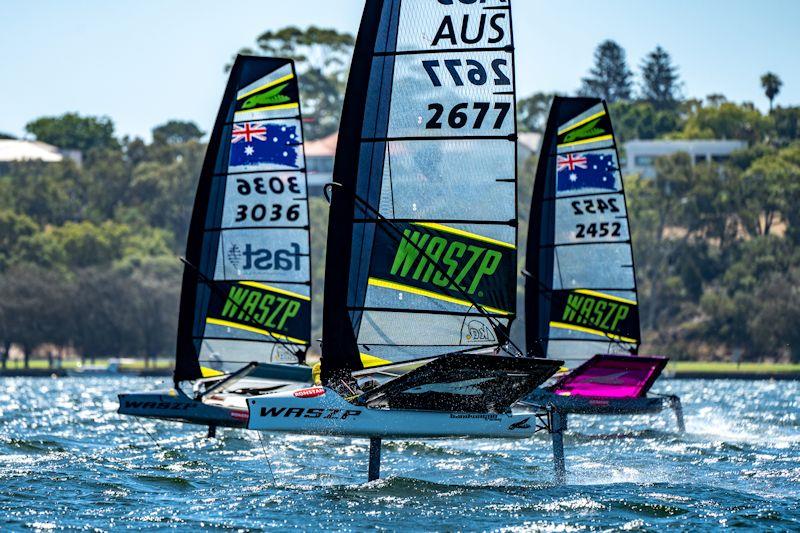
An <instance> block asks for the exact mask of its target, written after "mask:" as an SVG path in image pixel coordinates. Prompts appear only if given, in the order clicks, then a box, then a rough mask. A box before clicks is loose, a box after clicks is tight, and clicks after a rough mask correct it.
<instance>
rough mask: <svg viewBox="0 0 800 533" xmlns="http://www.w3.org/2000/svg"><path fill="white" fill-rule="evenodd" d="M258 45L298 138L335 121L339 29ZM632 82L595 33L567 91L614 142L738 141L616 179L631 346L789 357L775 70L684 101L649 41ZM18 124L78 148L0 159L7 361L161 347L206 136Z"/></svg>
mask: <svg viewBox="0 0 800 533" xmlns="http://www.w3.org/2000/svg"><path fill="white" fill-rule="evenodd" d="M257 43H258V45H257V46H258V49H257V50H256V51H257V52H259V53H266V54H269V53H276V52H277V53H280V54H282V55H289V56H294V57H297V58H298V59H299V62H298V70H299V72H300V73H301V86H302V87H303V91H304V93H303V94H304V96H303V97H304V98H307V99H308V101H309V102H314V104H313V106H312V107H311V108H310V109H311V110H312V113H311V114H312V117H311V118H312V123H313V124H315V125H314V126H313V127H311V128H307V129H306V131H307V134H308V137H309V138H315V137H321V136H324V135H327V134H329V133H331V132H333V131H335V129H336V125H337V124H338V116H339V115H338V113H339V106H340V105H341V95H342V92H343V83H344V80H345V79H346V72H347V64H346V58H347V57H349V54H350V50H351V46H352V37H351V36H348V35H342V34H337V33H336V32H332V31H331V30H322V29H319V28H309V29H308V30H298V29H297V28H288V29H286V30H280V31H277V32H267V33H265V34H263V35H262V36H261V37H260V38H259V39H258V41H257ZM613 44H614V45H615V46H616V47H619V45H616V43H613ZM332 57H336V58H337V59H335V60H331V58H332ZM342 58H344V59H342ZM609 69H611V70H615V69H616V70H620V69H622V71H624V72H623V74H625V75H621V74H620V72H608V70H609ZM304 73H305V74H304ZM768 74H770V73H768ZM306 76H307V77H306ZM315 77H318V78H319V79H316V78H315ZM638 78H639V86H638V88H637V86H636V85H635V78H634V76H633V74H632V73H631V71H630V69H629V68H628V67H627V65H626V64H625V54H624V50H622V49H621V47H619V49H616V50H615V49H614V46H610V45H609V44H608V42H605V43H602V44H601V45H600V47H598V51H597V53H596V64H595V66H594V67H593V68H592V70H591V71H590V72H589V73H588V75H587V78H586V79H584V80H583V81H582V82H581V87H580V89H579V92H580V93H581V94H594V95H598V96H605V97H609V95H614V96H613V97H611V98H610V99H611V100H613V101H612V103H611V114H612V119H613V121H614V124H615V128H616V130H617V133H618V135H619V136H620V137H621V139H622V140H623V141H624V140H629V139H633V138H643V139H654V138H727V139H741V140H743V141H746V142H747V146H748V147H747V148H746V149H745V150H742V151H741V152H738V153H735V154H734V155H733V157H731V159H730V160H729V161H727V162H726V163H724V164H717V163H709V164H694V162H693V161H692V160H691V159H689V157H688V156H687V155H685V154H677V155H674V156H670V157H666V158H662V159H659V160H658V161H657V162H656V177H655V178H654V179H643V178H639V177H637V176H625V183H626V187H627V191H628V196H629V198H628V204H629V206H628V207H629V211H630V213H631V217H632V230H633V244H634V253H635V258H636V263H637V270H638V276H639V280H638V281H639V287H640V291H641V294H640V299H641V306H642V313H641V314H642V321H643V328H644V336H645V340H646V345H645V346H644V349H645V351H649V352H653V353H662V354H665V355H670V356H673V357H678V358H686V359H691V358H698V357H703V358H714V357H717V358H719V357H727V356H728V355H727V354H729V353H730V352H731V351H732V350H734V349H741V350H743V353H744V354H745V356H746V357H748V358H750V359H762V358H774V359H777V358H789V357H792V358H794V359H795V360H798V359H800V353H799V352H800V339H796V338H795V337H797V336H798V335H800V334H798V333H797V331H796V328H794V323H795V322H796V321H797V320H798V318H800V304H798V301H800V300H798V298H797V297H796V296H797V292H798V290H800V289H798V281H799V280H800V255H799V254H798V252H797V251H796V250H797V249H798V246H797V244H798V241H800V215H798V214H797V213H796V210H795V209H794V205H796V200H797V199H798V196H799V195H800V144H798V139H800V108H798V107H786V106H781V105H780V103H779V96H780V94H779V93H780V88H781V83H780V79H779V78H778V77H777V76H776V75H774V74H770V76H766V75H765V76H764V77H763V78H762V79H761V80H760V81H761V83H762V87H763V88H764V91H765V96H766V97H767V98H768V99H769V101H770V103H771V105H772V103H773V101H774V100H776V99H777V100H778V105H775V106H774V107H773V109H772V110H771V111H770V112H769V113H762V112H760V111H759V110H758V109H757V108H756V107H755V106H754V105H752V104H749V103H735V102H729V101H727V100H726V99H725V98H724V96H722V95H721V94H715V95H709V96H708V97H707V98H705V99H703V100H696V99H687V98H685V97H684V96H683V94H682V89H681V88H682V83H681V81H680V79H679V76H678V70H677V68H676V67H675V66H674V65H673V64H672V60H671V58H670V57H669V54H668V53H667V52H666V51H665V50H663V49H661V48H656V49H655V50H654V51H653V52H652V53H651V54H649V55H648V56H647V57H646V58H645V59H644V60H643V62H642V64H641V65H640V69H639V76H638ZM598 79H599V80H600V81H598ZM758 82H759V80H754V83H758ZM614 84H621V86H616V87H614V86H613V85H614ZM608 87H611V89H610V92H602V91H606V88H608ZM550 96H551V95H544V94H535V95H531V96H530V97H527V98H522V99H521V100H520V102H519V109H518V112H519V121H520V124H521V125H522V126H523V127H524V128H526V129H528V130H530V131H541V127H542V126H543V121H544V119H545V118H546V113H547V110H548V107H549V101H550ZM27 131H28V133H29V135H30V136H31V137H33V138H36V139H38V140H41V141H43V142H48V143H51V144H54V145H56V146H59V147H60V148H64V149H74V150H80V151H81V152H82V154H83V161H82V164H81V165H77V164H75V163H74V162H72V161H70V160H65V161H63V162H59V163H40V162H23V163H13V164H6V165H3V166H0V360H2V363H3V364H5V357H6V355H7V354H8V353H9V348H10V346H11V345H12V344H13V345H14V346H16V347H18V348H19V349H20V350H21V351H22V352H23V353H24V354H25V356H26V359H27V357H30V356H32V355H39V356H43V357H58V356H60V355H61V354H63V353H66V352H74V353H77V354H80V355H81V356H84V357H89V358H91V357H96V356H110V355H130V356H140V357H145V358H152V357H155V356H157V355H165V356H171V355H172V353H173V350H174V345H175V332H176V327H177V314H178V313H177V308H178V300H179V291H180V279H181V272H182V265H181V263H180V262H179V260H178V256H180V255H182V254H183V253H184V247H185V239H186V233H187V230H188V223H189V218H190V215H191V208H192V204H193V200H194V193H195V189H196V185H197V179H198V176H199V171H200V166H201V163H202V159H203V156H204V153H205V143H204V135H205V134H204V132H202V131H201V130H200V129H199V128H198V127H197V126H196V125H195V124H193V123H191V122H184V121H177V120H172V121H168V122H166V123H164V124H162V125H160V126H158V127H156V128H154V129H153V131H152V141H150V142H146V141H144V140H142V139H139V138H129V137H120V136H117V135H116V134H115V132H114V124H113V121H112V120H111V119H109V118H107V117H87V116H80V115H78V114H75V113H67V114H64V115H62V116H58V117H42V118H38V119H36V120H33V121H32V122H30V123H29V124H28V126H27ZM535 168H536V159H535V157H534V158H532V159H531V160H529V161H526V162H524V165H523V167H522V171H521V172H520V191H519V198H520V206H519V207H520V209H519V212H520V215H521V220H520V241H521V242H524V237H525V235H526V231H527V224H528V222H527V218H528V212H529V205H528V203H529V201H530V196H531V191H532V183H533V174H534V169H535ZM310 207H311V231H312V264H313V282H314V298H315V301H314V306H313V308H314V315H313V327H314V333H313V334H314V338H318V337H319V336H321V309H322V305H321V303H322V294H323V287H324V280H323V279H322V277H323V272H324V264H323V263H324V257H325V236H326V231H327V204H326V203H325V201H324V200H322V199H321V198H312V199H311V206H310ZM522 259H523V258H522V257H521V258H520V260H521V261H522ZM521 284H522V281H521V279H520V294H521ZM520 325H521V320H520V321H518V323H517V327H519V326H520Z"/></svg>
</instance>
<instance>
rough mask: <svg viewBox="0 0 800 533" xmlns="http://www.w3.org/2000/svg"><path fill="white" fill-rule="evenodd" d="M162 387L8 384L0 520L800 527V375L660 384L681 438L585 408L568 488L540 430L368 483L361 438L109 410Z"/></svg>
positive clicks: (0, 403) (399, 446)
mask: <svg viewBox="0 0 800 533" xmlns="http://www.w3.org/2000/svg"><path fill="white" fill-rule="evenodd" d="M157 388H162V389H163V388H166V384H165V382H164V380H159V379H138V378H137V379H132V378H64V379H41V378H31V379H23V378H0V530H3V531H7V530H18V529H28V528H32V529H41V530H49V529H61V528H67V529H72V528H76V529H77V528H85V529H101V530H109V529H122V528H136V529H152V530H161V529H169V528H177V529H199V528H207V529H268V528H279V529H289V528H301V529H306V530H313V529H319V528H322V529H351V530H362V529H368V528H378V529H390V530H397V529H404V530H422V529H425V530H431V529H442V530H455V529H465V530H501V531H506V530H531V529H538V530H550V531H582V530H596V529H604V530H608V529H612V530H613V529H619V530H621V529H634V530H655V529H661V528H663V527H665V526H667V525H670V526H673V527H678V528H682V529H685V530H700V529H701V528H702V529H703V530H707V529H710V528H726V527H733V526H740V527H749V528H757V529H768V528H772V529H775V530H795V531H797V530H800V383H798V382H768V381H759V382H748V381H681V380H672V381H670V380H661V381H659V382H658V383H657V385H656V389H657V390H659V391H660V392H665V393H677V394H680V395H681V397H682V398H683V401H684V405H685V410H686V416H687V426H688V432H687V433H686V434H679V433H677V432H676V431H675V423H674V419H673V418H672V415H671V414H670V413H667V412H665V413H663V414H661V415H655V416H652V417H574V418H572V419H570V431H569V433H568V434H567V437H566V450H567V466H568V483H567V485H566V486H555V485H554V484H553V483H552V479H553V476H552V467H551V465H552V458H551V455H550V441H549V440H548V438H547V437H546V436H544V435H542V436H537V437H535V438H533V439H531V440H526V441H492V440H472V441H466V440H445V441H413V442H388V443H386V444H385V446H384V457H383V472H382V473H383V475H384V479H382V480H381V481H377V482H373V483H366V482H365V479H366V460H367V443H366V441H364V440H358V439H357V440H349V439H343V438H321V437H306V436H268V435H265V436H264V437H263V445H262V442H261V441H260V440H259V436H258V434H257V433H252V432H246V431H240V430H225V429H223V430H220V431H219V434H218V438H217V439H204V438H202V437H203V436H204V430H203V429H202V428H199V427H193V426H187V425H181V424H177V423H170V422H159V421H150V420H148V421H139V420H137V419H132V418H128V417H122V416H120V415H117V414H116V412H115V409H116V394H117V393H119V392H122V391H137V390H151V389H157ZM151 437H152V438H151ZM154 440H155V441H157V444H156V442H154ZM267 456H268V457H269V463H268V462H267V460H266V457H267ZM270 464H271V468H270Z"/></svg>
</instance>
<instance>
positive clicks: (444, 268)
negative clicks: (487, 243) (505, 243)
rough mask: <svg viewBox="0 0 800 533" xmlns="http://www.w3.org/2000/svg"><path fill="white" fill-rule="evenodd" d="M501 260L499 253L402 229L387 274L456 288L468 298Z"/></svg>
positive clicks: (475, 245) (501, 256) (494, 270)
mask: <svg viewBox="0 0 800 533" xmlns="http://www.w3.org/2000/svg"><path fill="white" fill-rule="evenodd" d="M502 258H503V254H502V253H501V252H498V251H497V250H492V249H490V248H487V247H484V246H479V245H477V244H466V243H464V242H461V241H456V240H448V239H446V238H444V237H442V236H438V235H430V234H428V233H423V232H421V231H418V230H412V229H406V230H404V231H403V239H402V240H401V241H400V245H399V246H398V247H397V253H396V254H395V256H394V261H393V262H392V267H391V270H390V273H391V274H392V275H393V276H398V277H401V278H409V279H412V280H414V281H421V282H423V283H432V284H434V285H436V286H437V287H442V288H450V287H452V286H453V285H457V286H458V287H461V289H462V290H464V291H465V292H466V293H467V294H469V295H472V294H475V292H476V290H477V289H478V286H479V285H480V283H481V280H482V279H483V278H485V277H487V276H491V275H492V274H494V273H495V272H497V268H498V267H499V266H500V262H501V260H502ZM435 263H440V268H436V265H435ZM452 288H455V287H452Z"/></svg>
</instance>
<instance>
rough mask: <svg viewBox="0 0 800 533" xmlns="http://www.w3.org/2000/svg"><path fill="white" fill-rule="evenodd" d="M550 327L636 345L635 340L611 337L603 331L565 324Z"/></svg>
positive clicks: (555, 324)
mask: <svg viewBox="0 0 800 533" xmlns="http://www.w3.org/2000/svg"><path fill="white" fill-rule="evenodd" d="M550 327H551V328H559V329H569V330H572V331H580V332H582V333H589V334H590V335H599V336H600V337H603V338H605V339H614V340H615V341H622V342H629V343H631V344H636V342H637V341H636V339H631V338H629V337H620V336H619V335H612V334H611V333H606V332H604V331H600V330H599V329H591V328H584V327H583V326H575V325H573V324H565V323H564V322H550Z"/></svg>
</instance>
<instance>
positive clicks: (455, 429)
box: [247, 387, 537, 439]
mask: <svg viewBox="0 0 800 533" xmlns="http://www.w3.org/2000/svg"><path fill="white" fill-rule="evenodd" d="M247 407H248V409H249V411H250V417H249V421H248V424H247V429H255V430H259V431H267V432H270V433H275V432H284V433H300V434H313V435H330V436H349V437H383V438H444V437H472V438H512V439H520V438H526V437H530V436H531V435H533V433H534V432H535V431H536V420H537V418H536V415H535V414H534V413H525V414H494V413H450V412H436V411H415V410H405V409H372V408H368V407H363V406H357V405H353V404H351V403H349V402H348V401H346V400H345V399H344V398H342V397H341V396H340V395H339V394H337V393H336V392H335V391H333V390H331V389H329V388H326V387H312V388H307V389H298V390H296V391H293V392H292V391H289V392H276V393H273V394H267V395H264V396H256V397H253V398H250V399H248V401H247Z"/></svg>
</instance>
